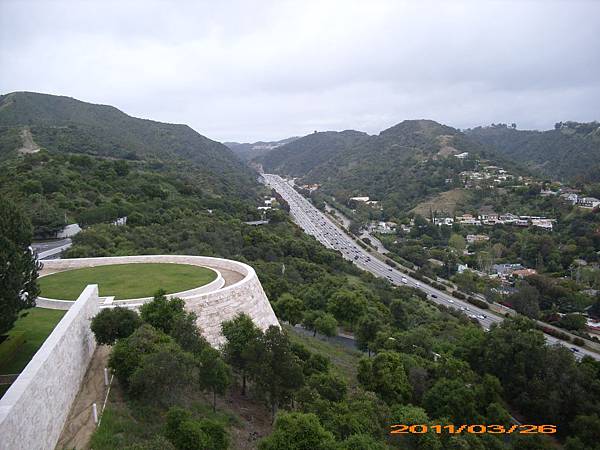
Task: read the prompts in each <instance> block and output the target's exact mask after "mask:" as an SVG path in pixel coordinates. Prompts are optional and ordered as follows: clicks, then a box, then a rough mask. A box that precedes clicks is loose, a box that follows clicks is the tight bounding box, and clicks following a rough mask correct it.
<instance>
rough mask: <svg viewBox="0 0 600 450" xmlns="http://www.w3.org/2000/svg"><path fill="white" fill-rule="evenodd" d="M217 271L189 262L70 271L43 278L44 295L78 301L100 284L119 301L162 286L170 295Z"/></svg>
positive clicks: (151, 292) (204, 280)
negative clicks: (91, 285)
mask: <svg viewBox="0 0 600 450" xmlns="http://www.w3.org/2000/svg"><path fill="white" fill-rule="evenodd" d="M215 278H217V274H216V273H215V272H214V271H213V270H210V269H207V268H205V267H199V266H192V265H189V264H171V263H166V264H165V263H135V264H112V265H106V266H96V267H86V268H83V269H73V270H66V271H64V272H57V273H54V274H52V275H47V276H45V277H41V278H39V280H38V282H39V285H40V288H41V291H42V292H41V294H40V295H41V296H42V297H46V298H53V299H57V300H77V297H79V295H80V294H81V291H83V289H84V288H85V287H86V286H87V285H88V284H97V285H98V288H99V289H100V296H102V297H106V296H114V297H115V299H116V300H123V299H128V298H142V297H152V296H153V295H154V294H155V293H156V291H158V290H159V289H164V290H165V291H166V292H167V293H168V294H172V293H175V292H181V291H187V290H188V289H194V288H197V287H199V286H203V285H205V284H207V283H210V282H211V281H213V280H214V279H215Z"/></svg>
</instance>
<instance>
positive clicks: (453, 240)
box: [448, 233, 467, 255]
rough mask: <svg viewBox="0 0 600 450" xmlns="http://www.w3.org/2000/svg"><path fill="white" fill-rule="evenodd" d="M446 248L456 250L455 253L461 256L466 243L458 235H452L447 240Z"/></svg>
mask: <svg viewBox="0 0 600 450" xmlns="http://www.w3.org/2000/svg"><path fill="white" fill-rule="evenodd" d="M448 246H449V247H450V248H453V249H454V250H456V252H458V254H459V255H462V253H463V251H464V249H465V248H466V246H467V243H466V241H465V238H464V237H462V236H461V235H460V234H456V233H453V234H452V235H451V236H450V239H448Z"/></svg>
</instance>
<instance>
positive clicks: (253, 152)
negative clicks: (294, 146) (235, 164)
mask: <svg viewBox="0 0 600 450" xmlns="http://www.w3.org/2000/svg"><path fill="white" fill-rule="evenodd" d="M296 139H298V136H293V137H290V138H287V139H282V140H280V141H269V142H265V141H258V142H254V143H252V144H250V143H239V142H223V144H224V145H226V146H227V147H229V148H230V149H231V150H232V151H233V153H235V154H236V155H237V156H238V157H239V158H241V159H243V160H244V161H249V160H251V159H254V158H257V157H259V156H261V155H263V154H265V153H267V152H270V151H271V150H274V149H276V148H278V147H281V146H282V145H285V144H289V143H290V142H293V141H295V140H296Z"/></svg>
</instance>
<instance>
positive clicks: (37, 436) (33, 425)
mask: <svg viewBox="0 0 600 450" xmlns="http://www.w3.org/2000/svg"><path fill="white" fill-rule="evenodd" d="M71 303H72V306H71V308H70V309H69V310H68V311H67V313H66V314H65V316H64V317H63V318H62V319H61V321H60V322H59V323H58V324H57V326H56V327H55V328H54V331H52V333H51V334H50V336H48V338H47V339H46V341H45V342H44V344H43V345H42V346H41V347H40V349H39V350H38V351H37V353H36V354H35V355H34V357H33V358H32V360H31V361H30V362H29V364H28V365H27V367H25V369H24V370H23V372H22V373H21V374H20V375H19V377H18V378H17V380H16V381H15V382H14V383H13V384H12V386H11V387H10V388H9V389H8V391H7V392H6V393H5V394H4V397H2V399H0V449H2V450H21V449H23V450H38V449H39V450H45V449H49V450H52V449H54V447H55V445H56V443H57V441H58V439H59V437H60V433H61V431H62V429H63V426H64V424H65V420H66V418H67V415H68V414H69V410H70V408H71V404H72V403H73V400H74V399H75V396H76V395H77V392H78V391H79V385H80V383H81V380H82V379H83V376H84V375H85V372H86V370H87V367H88V364H89V362H90V360H91V357H92V354H93V353H94V349H95V348H96V341H95V340H94V336H93V334H92V332H91V330H90V319H91V318H92V317H94V316H95V315H96V314H97V313H98V305H99V301H98V286H97V285H89V286H88V287H86V288H85V289H84V291H83V292H82V293H81V295H80V296H79V298H78V299H77V300H76V301H75V302H71ZM90 413H91V412H90Z"/></svg>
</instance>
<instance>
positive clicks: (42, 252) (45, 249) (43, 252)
mask: <svg viewBox="0 0 600 450" xmlns="http://www.w3.org/2000/svg"><path fill="white" fill-rule="evenodd" d="M71 245H72V241H71V238H66V239H54V240H52V241H45V242H34V243H33V244H31V246H32V247H33V249H34V250H35V251H36V252H37V254H38V259H56V258H60V254H61V253H62V252H63V251H65V250H66V249H68V248H69V247H70V246H71Z"/></svg>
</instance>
